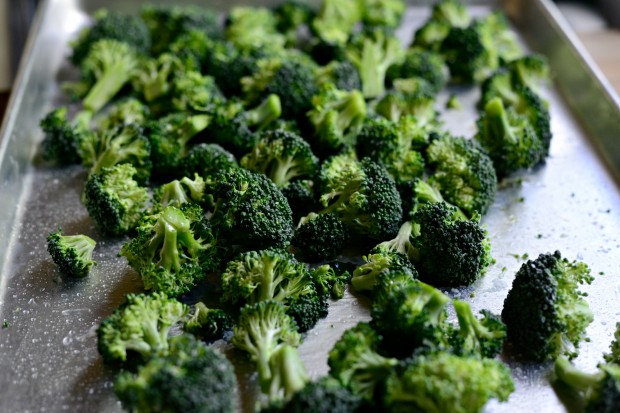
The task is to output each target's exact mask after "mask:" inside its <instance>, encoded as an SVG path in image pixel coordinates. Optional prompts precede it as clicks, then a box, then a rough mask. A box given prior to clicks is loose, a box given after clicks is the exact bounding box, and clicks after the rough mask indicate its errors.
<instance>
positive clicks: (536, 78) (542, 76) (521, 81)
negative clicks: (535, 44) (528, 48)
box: [507, 54, 550, 93]
mask: <svg viewBox="0 0 620 413" xmlns="http://www.w3.org/2000/svg"><path fill="white" fill-rule="evenodd" d="M507 68H508V70H509V71H510V73H511V74H512V81H513V83H514V84H515V85H519V86H524V87H527V88H530V89H531V90H533V91H534V92H535V93H539V92H540V89H541V88H542V86H543V85H545V84H546V83H548V82H549V79H550V74H549V64H548V63H547V59H546V58H545V57H544V56H542V55H534V54H533V55H527V56H523V57H521V58H519V59H515V60H512V61H511V62H510V63H508V64H507Z"/></svg>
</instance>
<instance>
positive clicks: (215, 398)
mask: <svg viewBox="0 0 620 413" xmlns="http://www.w3.org/2000/svg"><path fill="white" fill-rule="evenodd" d="M236 388H237V379H236V377H235V373H234V369H233V366H232V364H231V363H230V361H228V359H227V358H226V357H225V356H224V355H223V354H221V353H220V352H218V351H217V350H215V349H212V348H210V347H209V346H207V345H205V344H204V343H201V342H200V341H198V340H196V339H195V338H194V337H192V336H191V335H188V334H184V335H181V336H176V337H173V338H171V339H170V347H169V354H167V355H165V356H162V357H156V358H153V359H151V360H149V361H148V362H147V363H146V364H145V365H143V366H141V367H140V368H139V369H138V371H137V372H136V373H135V374H132V373H130V372H123V373H120V374H119V375H118V376H117V378H116V380H115V382H114V391H115V393H116V395H117V396H118V398H119V399H120V401H121V403H122V405H123V407H124V408H125V409H126V410H128V411H138V412H185V413H233V412H235V411H236V410H237V407H238V406H237V394H236V392H235V389H236Z"/></svg>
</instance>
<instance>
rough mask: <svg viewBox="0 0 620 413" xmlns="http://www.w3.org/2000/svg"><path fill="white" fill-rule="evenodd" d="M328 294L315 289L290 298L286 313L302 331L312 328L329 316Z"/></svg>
mask: <svg viewBox="0 0 620 413" xmlns="http://www.w3.org/2000/svg"><path fill="white" fill-rule="evenodd" d="M327 308H328V303H327V296H326V295H322V294H318V293H317V292H316V291H314V289H313V291H312V292H311V293H308V294H303V295H300V296H298V297H295V298H293V299H291V300H289V304H288V308H287V310H286V313H287V314H288V315H290V316H291V317H292V318H293V320H294V321H295V323H296V324H297V327H298V330H299V332H300V333H304V332H306V331H308V330H310V329H311V328H312V327H314V326H315V325H316V323H318V322H319V320H320V319H321V318H325V317H326V316H327Z"/></svg>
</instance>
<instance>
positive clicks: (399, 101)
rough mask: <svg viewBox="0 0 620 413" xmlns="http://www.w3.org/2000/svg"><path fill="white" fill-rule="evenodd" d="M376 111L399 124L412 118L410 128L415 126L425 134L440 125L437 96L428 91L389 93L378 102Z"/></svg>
mask: <svg viewBox="0 0 620 413" xmlns="http://www.w3.org/2000/svg"><path fill="white" fill-rule="evenodd" d="M375 110H376V111H377V114H379V115H381V116H383V117H384V118H386V119H388V120H391V121H392V122H398V121H400V119H401V118H402V117H405V116H408V117H411V119H412V121H410V125H409V126H410V127H413V126H415V127H416V128H417V129H420V130H421V132H423V133H424V132H425V133H424V134H428V132H430V131H431V130H432V129H435V128H436V127H437V126H439V124H440V123H439V118H438V112H437V110H435V96H434V95H433V94H431V93H429V92H428V91H426V90H420V91H418V92H416V93H412V94H403V93H399V92H388V93H386V94H385V96H383V97H382V98H381V100H379V102H377V106H376V107H375ZM418 133H419V132H418Z"/></svg>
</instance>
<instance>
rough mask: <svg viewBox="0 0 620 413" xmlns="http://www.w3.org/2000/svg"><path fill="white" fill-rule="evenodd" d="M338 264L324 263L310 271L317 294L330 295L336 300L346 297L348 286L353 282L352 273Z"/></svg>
mask: <svg viewBox="0 0 620 413" xmlns="http://www.w3.org/2000/svg"><path fill="white" fill-rule="evenodd" d="M338 264H339V263H332V264H331V265H330V264H323V265H321V266H318V267H316V268H314V269H312V270H311V271H310V276H311V277H312V280H313V282H314V287H315V289H316V291H317V294H319V295H323V296H327V295H329V296H330V297H331V298H332V299H334V300H339V299H341V298H342V297H344V292H345V289H346V286H347V284H349V283H350V282H351V273H350V272H349V271H348V270H346V269H344V268H342V266H340V265H338ZM350 265H353V266H354V265H355V264H350Z"/></svg>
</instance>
